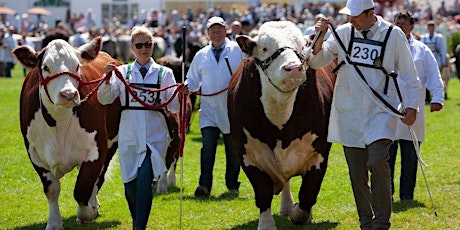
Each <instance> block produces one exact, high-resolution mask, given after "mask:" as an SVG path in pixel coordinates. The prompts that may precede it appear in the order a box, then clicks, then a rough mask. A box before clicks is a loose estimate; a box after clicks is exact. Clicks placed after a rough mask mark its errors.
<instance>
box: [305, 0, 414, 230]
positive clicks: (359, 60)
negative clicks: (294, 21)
mask: <svg viewBox="0 0 460 230" xmlns="http://www.w3.org/2000/svg"><path fill="white" fill-rule="evenodd" d="M339 13H341V14H345V15H348V16H349V23H346V24H343V25H341V26H339V27H338V28H337V30H335V29H334V30H332V36H330V37H329V38H328V39H327V40H326V41H324V42H323V38H322V37H319V38H318V40H317V43H316V44H315V45H314V47H313V52H312V55H311V56H310V59H309V60H310V61H309V65H310V66H311V67H312V68H314V69H315V68H318V67H321V66H326V65H328V64H330V63H331V62H332V61H334V60H335V59H337V60H338V62H339V63H341V64H340V67H339V70H338V76H337V81H336V83H335V89H334V96H333V101H332V108H331V116H330V120H329V133H328V141H329V142H335V143H341V144H342V145H343V149H344V153H345V158H346V160H347V164H348V169H349V176H350V180H351V186H352V190H353V195H354V197H355V203H356V207H357V210H358V216H359V221H360V227H361V229H389V228H390V225H391V223H390V216H391V211H392V210H391V209H392V201H391V175H390V167H389V164H388V159H389V154H388V150H389V148H390V145H391V144H392V143H393V140H395V139H396V129H397V123H398V122H400V121H398V120H399V119H398V118H400V119H401V121H402V122H403V123H404V124H407V125H412V123H414V121H415V119H416V116H417V109H418V98H419V97H421V95H422V92H421V84H420V80H419V79H418V78H417V72H416V70H415V66H414V62H413V60H412V57H411V53H410V50H409V46H408V44H407V41H406V38H405V36H404V33H403V32H402V31H401V30H400V29H399V28H393V26H392V25H391V24H390V23H389V22H387V21H385V20H384V19H383V18H382V17H380V16H377V15H376V14H375V13H374V2H373V1H372V0H348V1H347V4H346V7H345V8H343V9H342V10H340V11H339ZM328 25H329V20H328V19H327V18H321V19H320V20H319V21H318V22H317V23H316V27H317V30H319V31H323V33H321V35H320V36H324V34H326V31H327V30H328ZM390 41H391V42H390ZM349 47H350V48H351V49H350V48H349ZM393 72H394V73H398V78H401V79H402V80H403V81H404V82H405V83H406V84H405V86H404V87H405V88H404V91H405V92H406V95H407V99H406V101H404V105H405V107H404V108H401V107H402V106H401V100H402V99H401V98H399V96H398V92H397V91H398V90H397V87H396V86H397V85H396V84H395V81H396V79H394V78H393V76H394V75H393V74H392V73H393ZM369 172H370V176H369ZM369 179H370V185H369Z"/></svg>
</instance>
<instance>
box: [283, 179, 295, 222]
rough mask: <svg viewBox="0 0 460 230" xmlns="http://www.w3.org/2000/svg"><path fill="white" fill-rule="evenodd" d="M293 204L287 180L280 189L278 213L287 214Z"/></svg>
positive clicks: (289, 184)
mask: <svg viewBox="0 0 460 230" xmlns="http://www.w3.org/2000/svg"><path fill="white" fill-rule="evenodd" d="M293 205H294V199H293V198H292V193H291V183H290V181H288V182H286V184H284V188H283V191H281V204H280V215H281V216H288V215H289V214H290V212H291V208H292V206H293Z"/></svg>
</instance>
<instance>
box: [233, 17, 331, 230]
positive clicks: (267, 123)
mask: <svg viewBox="0 0 460 230" xmlns="http://www.w3.org/2000/svg"><path fill="white" fill-rule="evenodd" d="M237 42H238V44H239V45H240V47H241V49H242V50H243V52H245V53H247V54H248V55H247V57H246V58H245V59H244V60H243V61H242V62H241V64H240V66H239V67H238V69H237V71H236V72H235V74H234V75H233V77H232V79H231V81H230V85H229V89H228V112H229V119H230V127H231V133H232V136H233V138H234V140H235V144H236V148H237V153H238V155H239V157H240V163H241V166H242V168H243V170H244V172H245V173H246V175H247V177H248V178H249V181H250V182H251V184H252V186H253V189H254V192H255V200H256V206H257V207H258V208H259V209H260V218H259V224H258V229H276V224H275V220H274V218H273V216H272V214H271V204H272V200H273V196H274V195H275V194H279V193H280V192H281V191H282V193H281V207H280V214H281V215H288V216H289V217H290V219H291V221H292V222H293V223H295V224H304V223H309V222H311V218H312V215H311V209H312V206H313V205H314V204H315V203H316V198H317V195H318V193H319V190H320V186H321V183H322V180H323V177H324V174H325V172H326V168H327V161H328V154H329V150H330V147H331V144H330V143H328V142H327V140H326V137H327V130H328V129H327V127H328V121H329V111H330V104H331V101H332V90H333V85H334V82H335V75H334V74H332V71H331V70H332V66H330V67H328V68H326V69H317V70H313V69H308V70H307V68H306V64H305V62H306V60H305V58H304V56H305V55H304V54H305V53H306V48H307V47H306V46H305V44H306V41H305V39H304V38H303V35H302V32H301V31H300V30H299V29H298V28H297V27H296V26H295V25H294V24H293V23H291V22H267V23H265V24H263V25H262V26H261V27H260V29H259V33H258V36H256V37H254V38H250V37H248V36H240V37H238V38H237ZM294 176H301V177H302V185H301V187H300V191H299V193H298V194H299V202H298V203H296V204H294V202H293V197H292V195H291V191H290V184H289V180H290V179H291V178H292V177H294Z"/></svg>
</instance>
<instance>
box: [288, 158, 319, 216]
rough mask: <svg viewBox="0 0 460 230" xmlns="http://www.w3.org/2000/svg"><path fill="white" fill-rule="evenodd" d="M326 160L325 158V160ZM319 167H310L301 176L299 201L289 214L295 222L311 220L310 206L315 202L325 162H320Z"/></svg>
mask: <svg viewBox="0 0 460 230" xmlns="http://www.w3.org/2000/svg"><path fill="white" fill-rule="evenodd" d="M325 161H326V162H327V158H326V160H325ZM320 167H321V169H316V168H312V169H311V170H309V171H307V173H305V175H304V176H303V177H302V185H301V186H300V191H299V203H298V204H295V205H294V206H293V207H292V210H291V214H290V215H289V217H290V219H291V221H292V222H293V223H295V224H306V223H311V221H312V207H313V205H314V204H315V203H316V198H317V197H318V194H319V190H320V188H321V183H322V181H323V178H324V174H325V172H326V167H327V164H325V163H324V162H323V163H321V164H320Z"/></svg>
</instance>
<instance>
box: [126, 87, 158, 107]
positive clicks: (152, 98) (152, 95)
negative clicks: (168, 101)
mask: <svg viewBox="0 0 460 230" xmlns="http://www.w3.org/2000/svg"><path fill="white" fill-rule="evenodd" d="M131 84H132V85H135V86H137V87H141V88H144V89H146V90H141V89H135V88H131V89H132V90H133V92H134V95H136V97H137V98H138V99H139V100H141V101H142V102H143V103H145V104H147V105H158V104H160V98H159V95H157V93H156V92H151V91H148V90H151V89H158V88H159V87H158V84H142V83H131ZM126 96H127V101H126V102H127V104H126V107H128V108H130V109H147V108H145V107H144V106H143V105H142V104H141V103H139V102H138V101H137V100H136V99H134V97H133V96H132V95H131V94H130V93H128V92H127V93H126Z"/></svg>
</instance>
